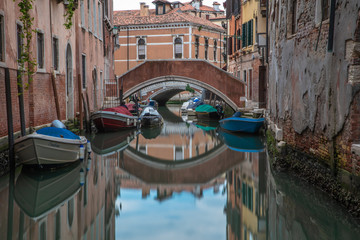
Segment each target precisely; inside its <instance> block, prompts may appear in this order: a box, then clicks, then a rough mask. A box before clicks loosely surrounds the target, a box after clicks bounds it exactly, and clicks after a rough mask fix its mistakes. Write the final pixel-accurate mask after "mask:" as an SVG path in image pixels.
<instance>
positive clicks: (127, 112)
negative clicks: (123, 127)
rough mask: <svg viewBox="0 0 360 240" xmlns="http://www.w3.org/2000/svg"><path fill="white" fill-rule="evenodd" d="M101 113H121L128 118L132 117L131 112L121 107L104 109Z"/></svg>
mask: <svg viewBox="0 0 360 240" xmlns="http://www.w3.org/2000/svg"><path fill="white" fill-rule="evenodd" d="M102 111H107V112H116V113H121V114H124V115H128V116H132V114H131V112H130V111H129V110H128V109H127V108H126V107H123V106H118V107H113V108H105V109H103V110H102Z"/></svg>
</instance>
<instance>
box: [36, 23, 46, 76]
mask: <svg viewBox="0 0 360 240" xmlns="http://www.w3.org/2000/svg"><path fill="white" fill-rule="evenodd" d="M38 34H42V36H43V52H42V54H43V56H42V58H43V59H42V60H43V66H42V67H39V61H38V60H39V44H38ZM45 49H46V48H45V33H44V31H43V30H41V29H36V62H37V64H36V66H37V71H38V72H45V69H46V64H45V63H46V61H45V55H46V54H45Z"/></svg>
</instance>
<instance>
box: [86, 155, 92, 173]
mask: <svg viewBox="0 0 360 240" xmlns="http://www.w3.org/2000/svg"><path fill="white" fill-rule="evenodd" d="M90 168H91V158H89V159H88V162H87V165H86V170H87V171H90Z"/></svg>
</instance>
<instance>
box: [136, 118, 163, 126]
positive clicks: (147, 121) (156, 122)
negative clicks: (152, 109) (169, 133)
mask: <svg viewBox="0 0 360 240" xmlns="http://www.w3.org/2000/svg"><path fill="white" fill-rule="evenodd" d="M162 124H163V120H162V117H161V116H143V117H142V119H141V126H142V127H158V126H161V125H162Z"/></svg>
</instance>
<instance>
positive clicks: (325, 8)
mask: <svg viewBox="0 0 360 240" xmlns="http://www.w3.org/2000/svg"><path fill="white" fill-rule="evenodd" d="M294 1H296V0H294ZM321 1H322V2H321V10H322V20H325V19H328V18H329V16H330V7H329V0H321Z"/></svg>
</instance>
